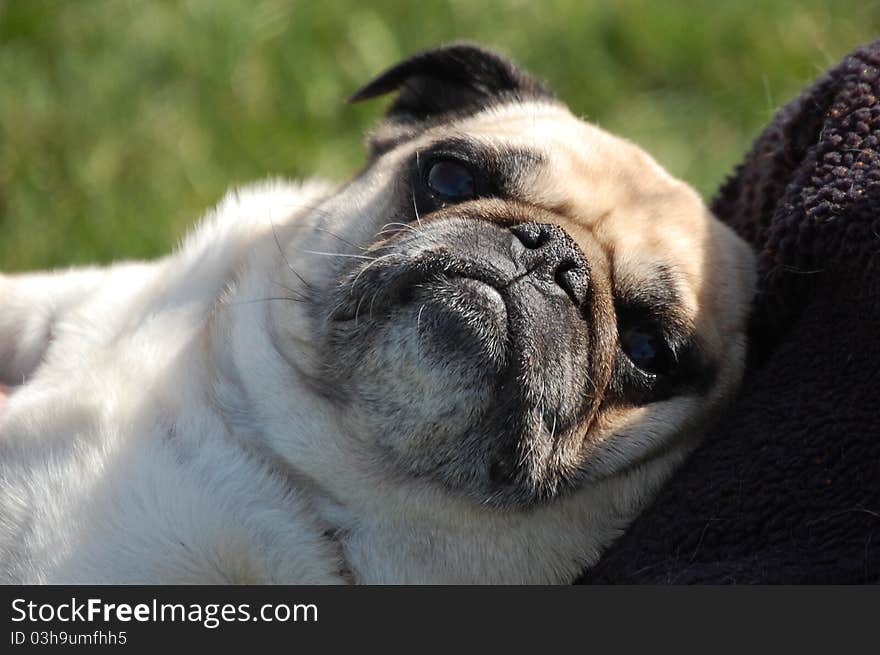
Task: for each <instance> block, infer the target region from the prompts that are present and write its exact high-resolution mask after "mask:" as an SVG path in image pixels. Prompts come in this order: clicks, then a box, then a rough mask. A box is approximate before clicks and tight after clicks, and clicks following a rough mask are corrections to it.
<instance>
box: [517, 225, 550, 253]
mask: <svg viewBox="0 0 880 655" xmlns="http://www.w3.org/2000/svg"><path fill="white" fill-rule="evenodd" d="M510 231H511V232H513V234H514V235H515V236H516V238H517V239H519V241H520V243H522V244H523V245H524V246H525V247H526V248H530V249H532V250H534V249H536V248H540V247H541V246H543V245H544V244H545V243H547V241H548V240H549V239H550V235H549V233H548V232H547V230H545V229H544V226H542V225H540V224H539V223H522V224H521V225H514V226H513V227H512V228H510Z"/></svg>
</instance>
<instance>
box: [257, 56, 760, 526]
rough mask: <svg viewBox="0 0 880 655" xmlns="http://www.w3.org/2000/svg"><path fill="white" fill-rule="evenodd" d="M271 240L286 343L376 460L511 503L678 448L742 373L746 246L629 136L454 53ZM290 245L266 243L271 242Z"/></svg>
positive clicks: (415, 478) (403, 91)
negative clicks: (364, 153) (292, 224)
mask: <svg viewBox="0 0 880 655" xmlns="http://www.w3.org/2000/svg"><path fill="white" fill-rule="evenodd" d="M392 91H398V92H399V95H398V97H397V99H396V102H395V103H394V104H393V105H392V107H391V109H390V110H389V112H388V115H387V116H386V118H385V120H384V122H383V123H382V124H381V125H380V126H379V127H378V128H377V129H376V131H375V132H374V134H373V135H372V136H371V138H370V141H369V163H368V165H367V167H366V168H365V170H364V171H363V172H362V173H361V174H360V175H358V176H357V177H356V178H355V179H354V180H352V181H351V182H349V183H347V184H346V185H344V186H343V187H342V188H341V189H340V190H339V192H338V193H336V194H335V195H333V196H332V197H329V198H327V199H326V200H324V201H323V202H322V203H320V206H317V207H316V208H315V210H314V211H313V212H310V213H309V214H310V215H312V216H314V219H312V220H313V222H312V223H309V224H307V225H301V226H297V227H298V228H299V229H297V230H292V231H291V234H292V236H288V235H285V239H287V240H286V241H285V244H286V245H285V248H284V250H285V254H286V257H285V262H284V265H283V266H280V268H279V270H278V271H277V275H278V276H279V277H280V278H283V284H284V285H285V286H287V287H289V288H291V289H295V290H296V292H297V293H298V294H299V296H300V297H302V298H303V299H304V300H305V301H306V302H300V303H278V304H273V305H272V310H271V311H272V320H273V330H275V333H276V334H275V338H276V340H277V342H278V344H279V348H281V349H282V350H286V351H287V355H288V359H289V361H292V362H296V367H297V369H298V372H299V373H300V374H301V375H302V376H303V377H304V378H305V379H307V380H308V381H309V382H308V384H309V386H310V388H311V390H312V391H313V392H314V393H315V394H317V395H319V396H320V397H322V399H323V400H324V401H325V402H327V403H329V404H330V405H331V406H332V407H334V412H336V414H337V416H338V417H339V420H340V424H341V425H342V426H343V429H342V433H343V434H344V435H346V437H345V438H348V439H350V440H351V443H350V446H351V448H352V449H356V450H357V451H358V452H359V453H361V456H362V457H363V458H365V459H368V460H370V466H372V467H378V468H380V469H382V471H383V475H384V476H391V477H393V478H395V479H398V480H401V481H403V482H404V483H407V481H410V482H412V483H413V484H429V485H434V486H435V487H438V488H440V489H442V490H443V491H444V493H447V492H448V493H450V494H453V495H455V496H457V497H462V498H471V499H473V500H475V501H477V502H479V503H483V504H489V505H497V506H505V507H520V508H525V507H529V506H532V505H535V504H540V503H545V502H548V501H551V500H552V499H553V498H555V497H557V496H558V495H559V494H562V493H565V492H566V491H567V490H571V489H575V488H577V487H579V486H582V485H586V484H589V483H590V482H591V481H594V480H598V479H601V478H603V477H606V476H609V475H613V474H615V473H617V472H619V471H621V470H623V469H626V468H628V467H634V466H637V465H640V464H642V463H644V462H648V461H650V460H651V459H652V458H655V457H658V456H660V455H662V454H665V453H668V452H669V451H670V450H672V449H675V448H679V447H685V446H686V444H687V443H688V439H689V438H690V437H691V436H692V435H693V434H695V432H696V430H697V428H698V427H699V426H700V423H701V422H702V421H703V419H704V418H705V417H706V416H707V415H708V413H709V412H710V411H711V410H712V409H713V408H715V407H717V406H718V405H719V403H720V402H721V401H722V399H723V398H724V396H725V394H726V393H728V392H729V391H730V390H731V388H732V386H733V385H735V384H736V382H737V381H738V379H739V376H740V370H741V367H742V361H743V356H744V339H745V337H744V329H745V321H746V314H747V308H748V304H749V301H750V297H751V285H752V275H753V274H752V255H751V253H750V251H749V249H748V247H747V246H746V245H745V243H744V242H742V241H741V240H740V239H739V238H737V237H736V236H735V235H734V234H733V233H732V232H731V231H730V230H729V229H727V228H726V227H725V226H723V225H722V224H721V223H720V222H718V221H717V220H716V219H715V218H714V217H713V216H712V215H711V214H710V213H709V212H708V210H707V209H706V208H705V206H704V205H703V203H702V202H701V200H700V198H699V197H698V196H697V194H696V193H695V192H694V191H693V190H692V189H690V188H689V187H687V186H686V185H685V184H683V183H682V182H680V181H677V180H675V179H673V178H672V177H671V176H670V175H668V174H667V173H666V172H665V171H664V170H663V169H662V168H661V167H660V166H659V165H658V164H657V163H655V162H654V161H653V160H652V159H651V158H650V157H649V156H648V155H646V154H645V153H644V152H642V151H641V150H640V149H639V148H637V147H636V146H634V145H633V144H631V143H629V142H627V141H625V140H622V139H619V138H616V137H614V136H611V135H609V134H607V133H605V132H603V131H602V130H600V129H598V128H597V127H595V126H592V125H590V124H587V123H585V122H583V121H581V120H578V119H577V118H575V117H574V116H573V115H572V114H571V113H570V112H569V111H568V109H566V108H565V107H564V106H563V105H562V104H561V103H559V102H558V101H557V100H555V99H554V98H553V97H552V96H551V95H550V94H549V93H548V92H547V91H546V90H545V89H544V88H543V87H542V86H541V84H540V83H538V82H537V81H536V80H534V79H533V78H531V77H530V76H528V75H527V74H525V73H523V72H522V71H520V70H519V69H517V68H516V67H515V66H514V65H513V64H511V63H510V62H509V61H507V60H505V59H503V58H501V57H499V56H497V55H495V54H493V53H490V52H487V51H485V50H482V49H479V48H476V47H473V46H468V45H453V46H447V47H444V48H440V49H437V50H432V51H428V52H426V53H423V54H422V55H418V56H416V57H413V58H412V59H409V60H407V61H404V62H403V63H401V64H399V65H398V66H396V67H394V68H392V69H390V70H389V71H387V72H386V73H384V74H383V75H381V76H380V77H378V78H377V79H376V80H374V81H373V82H371V83H370V84H369V85H367V86H366V87H364V88H363V89H362V90H361V91H359V92H358V93H357V94H356V95H355V96H354V98H353V99H355V100H361V99H365V98H369V97H372V96H376V95H380V94H384V93H388V92H392ZM279 245H280V244H279Z"/></svg>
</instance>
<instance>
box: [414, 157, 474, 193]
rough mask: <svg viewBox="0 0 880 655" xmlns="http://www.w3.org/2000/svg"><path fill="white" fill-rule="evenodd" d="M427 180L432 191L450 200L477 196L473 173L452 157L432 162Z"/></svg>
mask: <svg viewBox="0 0 880 655" xmlns="http://www.w3.org/2000/svg"><path fill="white" fill-rule="evenodd" d="M425 181H426V183H427V185H428V188H429V189H431V191H433V192H434V193H436V194H437V195H440V196H443V197H445V198H447V199H450V200H468V199H470V198H473V197H475V196H476V183H475V181H474V175H473V173H471V171H470V169H469V168H468V167H467V166H465V165H464V164H462V163H461V162H458V161H455V160H452V159H441V160H439V161H437V162H434V163H433V164H431V167H430V168H429V169H428V173H427V175H426V176H425Z"/></svg>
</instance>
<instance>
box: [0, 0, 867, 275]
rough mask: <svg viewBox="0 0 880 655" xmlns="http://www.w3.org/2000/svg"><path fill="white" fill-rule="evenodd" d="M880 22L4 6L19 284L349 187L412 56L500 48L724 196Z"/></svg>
mask: <svg viewBox="0 0 880 655" xmlns="http://www.w3.org/2000/svg"><path fill="white" fill-rule="evenodd" d="M878 34H880V2H877V1H875V0H859V1H852V2H842V1H841V2H832V1H830V0H825V1H819V0H801V1H800V2H776V3H770V2H761V3H759V2H722V3H716V2H657V1H656V0H627V1H621V2H616V3H610V2H609V3H602V4H600V3H598V2H587V1H586V0H571V1H563V2H538V1H516V2H506V3H498V2H494V3H488V2H475V1H474V0H449V1H447V2H433V1H423V2H418V3H415V2H412V3H409V2H407V3H404V2H388V1H386V2H377V3H366V2H336V1H333V0H325V1H324V2H305V1H299V2H295V1H286V0H262V1H247V0H241V1H236V2H222V1H220V0H215V1H212V0H202V1H191V2H179V3H178V2H174V3H172V2H160V1H152V2H138V1H134V0H131V1H124V0H107V1H102V2H99V1H91V0H77V1H74V0H68V1H65V2H61V1H57V2H49V1H45V2H44V1H36V0H5V1H4V0H0V269H2V270H6V271H12V270H22V269H27V268H41V267H49V266H59V265H66V264H73V263H83V262H92V261H102V262H105V261H109V260H111V259H119V258H123V257H148V256H153V255H156V254H157V253H160V252H162V251H164V250H166V249H167V248H169V247H170V246H171V245H173V244H174V243H175V242H176V241H177V240H178V239H179V238H180V236H181V235H182V234H183V232H184V230H185V229H186V228H187V227H188V226H189V225H191V224H192V223H193V222H194V221H195V220H196V219H197V218H198V216H199V215H200V214H201V213H202V212H203V211H204V210H205V209H206V208H208V207H209V206H210V205H212V204H213V203H214V202H216V201H217V200H218V198H219V197H220V196H221V194H222V193H223V191H224V189H226V188H227V187H228V186H230V185H234V184H239V183H243V182H246V181H249V180H254V179H256V178H260V177H263V176H267V175H283V176H292V177H297V176H308V175H314V174H319V175H325V176H331V177H333V178H338V179H341V178H344V177H346V176H347V175H349V174H351V173H352V172H353V171H355V170H356V169H357V168H358V167H359V166H360V165H361V164H362V162H363V151H362V147H361V141H362V133H363V132H364V131H365V130H366V129H367V128H368V127H369V126H370V125H371V123H373V121H375V120H376V118H377V117H378V116H379V115H380V112H381V109H382V106H383V105H384V104H385V103H384V102H376V103H368V104H366V105H363V106H360V105H359V106H347V105H345V104H344V103H343V102H342V100H343V98H344V97H345V96H346V95H347V94H348V93H350V92H351V91H352V90H354V89H355V88H357V87H358V86H359V85H360V84H362V83H363V82H365V81H366V80H367V79H369V78H370V76H372V75H374V74H375V73H377V72H379V71H380V70H381V69H382V68H383V67H385V66H387V65H389V64H391V63H393V62H395V61H396V60H397V59H398V58H400V57H403V56H405V55H407V54H408V53H411V52H413V51H415V50H418V49H421V48H424V47H427V46H430V45H433V44H436V43H439V42H443V41H448V40H452V39H459V38H468V39H475V40H479V41H481V42H484V43H486V44H488V45H491V46H495V47H497V48H500V49H502V50H503V51H505V52H507V53H508V54H510V55H512V56H513V57H514V58H516V59H517V60H519V61H520V62H522V63H523V64H524V65H525V66H527V67H528V68H530V69H531V70H532V71H533V72H535V73H536V74H537V75H538V76H540V77H542V78H543V79H545V80H546V81H547V82H548V83H549V84H550V85H551V86H552V87H553V88H554V89H555V90H556V91H557V93H558V95H559V96H560V97H561V98H562V99H564V100H566V101H567V102H568V103H569V105H570V106H571V107H572V109H573V110H574V111H575V112H576V113H578V114H580V115H583V116H585V117H587V118H588V119H590V120H592V121H595V122H598V123H599V124H600V125H602V126H603V127H605V128H607V129H609V130H611V131H613V132H616V133H619V134H622V135H625V136H627V137H630V138H632V139H634V140H635V141H637V142H639V143H640V144H642V145H643V146H644V147H645V148H646V149H647V150H649V151H650V152H652V153H653V154H654V155H655V156H656V157H657V158H658V159H659V160H660V161H661V162H662V163H663V164H664V165H665V166H667V167H668V168H669V169H670V170H671V171H672V172H673V173H674V174H676V175H679V176H681V177H683V178H684V179H686V180H687V181H689V182H691V183H692V184H694V185H695V186H696V187H697V188H698V189H699V190H700V191H701V192H702V193H703V194H704V195H705V196H707V197H708V196H710V195H711V194H712V192H713V191H714V190H715V189H716V188H717V186H718V184H719V183H720V182H721V180H722V179H723V178H724V176H725V175H726V174H727V173H728V172H729V171H730V170H731V168H732V166H733V165H734V164H735V163H736V162H737V161H738V160H739V158H740V157H741V156H742V154H743V153H744V151H745V150H746V149H747V148H748V146H749V144H750V142H751V140H752V139H753V138H754V137H755V136H756V135H757V133H758V132H759V131H760V129H761V128H762V127H763V126H764V125H765V124H766V122H767V121H768V119H769V118H770V116H771V114H772V113H773V111H774V110H775V108H776V107H778V106H779V105H780V104H782V103H783V102H785V101H786V100H787V99H789V98H790V97H792V96H793V95H794V94H795V93H797V91H798V90H799V89H800V88H802V87H803V86H804V85H806V84H807V83H809V82H810V81H811V80H812V79H813V78H814V77H816V76H817V75H818V74H819V73H820V72H821V71H822V70H823V69H825V68H826V67H828V66H829V65H831V64H833V63H835V61H836V60H837V59H838V58H839V57H840V56H841V55H843V54H844V53H846V52H847V51H848V50H850V49H852V48H853V47H854V46H856V45H857V44H859V43H862V42H865V41H868V40H870V39H872V38H874V37H875V36H876V35H878Z"/></svg>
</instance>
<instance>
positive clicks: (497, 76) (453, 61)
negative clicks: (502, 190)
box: [348, 43, 553, 151]
mask: <svg viewBox="0 0 880 655" xmlns="http://www.w3.org/2000/svg"><path fill="white" fill-rule="evenodd" d="M392 91H398V92H399V93H398V96H397V99H396V100H395V102H394V103H393V104H392V105H391V107H390V108H389V110H388V112H387V114H386V121H385V123H383V125H382V126H380V129H379V130H377V132H376V133H374V135H373V137H372V139H371V143H370V145H371V148H372V149H373V150H377V149H378V150H380V151H382V150H384V149H387V148H388V147H389V146H390V145H393V144H394V143H397V142H399V141H400V139H401V138H402V137H406V136H411V135H412V134H413V133H414V132H416V131H417V130H418V126H419V124H420V123H423V122H426V121H434V120H438V119H448V118H451V117H453V116H456V117H457V116H464V115H468V114H471V113H475V112H477V111H479V110H481V109H483V108H485V107H487V106H489V105H493V104H498V103H504V102H516V101H522V100H527V99H545V100H552V99H553V95H552V94H551V93H550V92H549V91H548V90H547V89H546V88H545V87H544V86H543V85H542V84H541V83H540V82H539V81H538V80H537V79H535V78H534V77H532V76H531V75H529V74H528V73H526V72H524V71H522V70H520V69H519V68H518V67H517V66H516V65H515V64H514V63H513V62H512V61H510V60H509V59H507V58H506V57H502V56H501V55H498V54H496V53H494V52H492V51H490V50H487V49H485V48H482V47H480V46H478V45H474V44H471V43H452V44H449V45H444V46H440V47H438V48H433V49H431V50H425V51H424V52H421V53H418V54H416V55H413V56H412V57H410V58H409V59H405V60H404V61H402V62H400V63H399V64H397V65H395V66H392V67H391V68H389V69H388V70H386V71H385V72H384V73H382V74H381V75H379V76H378V77H376V78H375V79H374V80H373V81H371V82H369V83H368V84H366V85H365V86H363V87H361V88H360V89H359V90H358V91H356V92H355V93H354V94H353V95H352V96H351V97H350V98H349V99H348V101H349V102H360V101H361V100H368V99H370V98H375V97H377V96H381V95H385V94H386V93H391V92H392ZM392 134H393V135H395V136H396V138H393V139H391V140H390V141H389V137H391V135H392Z"/></svg>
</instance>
